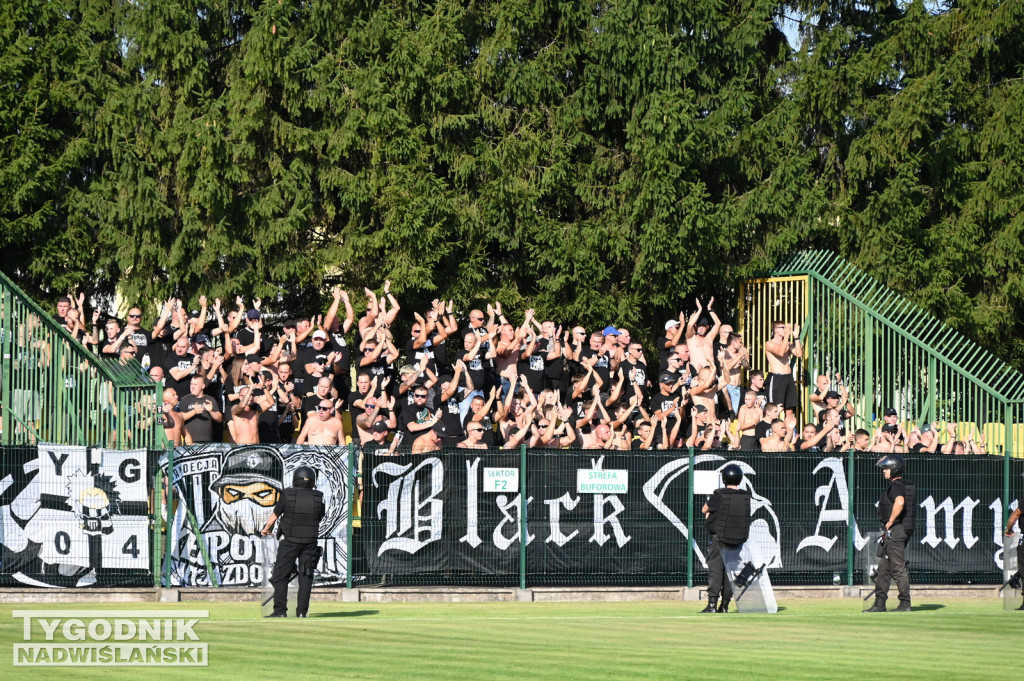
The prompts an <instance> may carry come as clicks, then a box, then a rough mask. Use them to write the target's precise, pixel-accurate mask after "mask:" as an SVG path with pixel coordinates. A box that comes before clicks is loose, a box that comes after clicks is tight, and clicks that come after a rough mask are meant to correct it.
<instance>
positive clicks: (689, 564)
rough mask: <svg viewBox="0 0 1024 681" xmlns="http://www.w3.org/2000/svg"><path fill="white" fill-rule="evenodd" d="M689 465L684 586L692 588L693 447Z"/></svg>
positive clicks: (690, 450)
mask: <svg viewBox="0 0 1024 681" xmlns="http://www.w3.org/2000/svg"><path fill="white" fill-rule="evenodd" d="M689 452H690V467H689V470H688V475H687V477H688V478H689V482H688V483H687V485H686V534H687V537H686V586H688V587H690V588H691V589H692V588H693V478H694V475H693V458H694V457H693V447H690V449H689Z"/></svg>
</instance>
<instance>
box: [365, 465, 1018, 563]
mask: <svg viewBox="0 0 1024 681" xmlns="http://www.w3.org/2000/svg"><path fill="white" fill-rule="evenodd" d="M734 454H736V453H735V452H704V453H700V454H697V455H696V456H695V457H694V477H695V478H700V477H702V476H703V475H706V474H707V473H710V474H711V476H712V479H716V476H715V475H714V473H715V472H716V471H718V470H720V469H721V468H722V467H724V466H725V465H727V464H728V463H733V462H735V463H738V464H739V465H740V466H741V467H742V468H743V470H744V472H745V477H744V481H743V485H742V486H743V487H744V488H746V489H748V490H750V492H751V494H752V498H753V503H752V507H751V513H752V516H753V521H752V524H751V539H750V544H751V547H752V549H753V550H754V552H755V554H756V555H758V556H759V557H760V559H761V560H762V561H763V562H764V563H767V564H768V565H769V566H770V569H771V570H773V571H778V572H777V574H783V573H785V574H787V575H793V577H792V579H791V580H788V581H795V582H807V583H815V582H821V581H831V580H832V579H833V578H834V577H835V576H837V575H840V574H842V575H845V572H846V566H847V553H848V540H849V533H850V532H851V531H852V532H853V544H854V550H855V552H856V553H857V554H858V555H857V556H856V557H855V566H856V569H857V570H860V569H861V566H862V565H863V564H864V560H866V558H865V556H867V555H870V554H873V552H874V546H873V545H871V544H870V543H869V541H870V540H869V533H870V532H874V531H877V530H878V526H879V523H878V520H877V517H876V515H875V502H876V501H877V498H878V495H879V493H880V492H881V491H882V489H883V486H884V482H883V480H882V477H881V474H880V472H879V470H878V469H877V468H875V467H874V465H873V464H874V461H875V459H876V458H877V457H876V456H875V455H869V456H867V457H864V456H862V457H860V458H858V460H857V462H856V466H855V470H856V473H855V477H856V481H855V483H856V489H857V490H858V491H857V494H856V496H855V502H854V503H855V521H854V523H853V526H852V528H851V525H850V521H849V517H850V513H849V511H850V509H849V489H850V488H849V485H850V481H849V480H847V470H848V469H847V459H846V456H845V455H843V456H840V457H821V458H815V457H786V456H779V455H774V454H772V455H769V454H750V455H746V454H745V455H744V456H743V457H741V458H740V457H734V456H733V455H734ZM519 467H520V458H519V456H518V455H506V454H487V453H480V452H473V453H466V452H464V451H458V452H456V451H450V452H443V453H435V454H430V455H427V456H400V457H379V458H373V457H368V458H367V460H366V461H364V470H365V471H367V473H366V483H365V485H364V487H365V494H366V497H365V499H364V506H363V508H364V509H365V510H364V517H363V521H362V527H363V531H362V536H361V547H360V548H361V550H362V551H364V552H365V556H366V559H367V566H368V570H369V572H370V573H373V574H405V575H411V574H417V573H419V574H480V575H509V574H518V571H519V565H520V533H521V521H520V513H521V508H522V498H521V495H520V493H519V487H518V484H517V485H516V487H515V488H514V489H512V490H504V489H493V488H491V489H487V480H488V477H489V476H492V475H494V474H495V473H494V471H507V470H509V469H518V468H519ZM526 469H527V476H526V496H527V522H526V526H527V535H528V536H527V550H526V562H527V568H526V572H527V575H528V576H531V577H532V578H533V579H534V580H536V581H543V580H544V579H545V576H548V577H550V578H552V579H560V578H561V579H564V578H566V577H571V576H577V577H580V578H582V577H585V576H597V577H599V578H601V579H604V580H606V581H615V579H616V577H622V578H628V579H630V581H643V576H644V575H646V576H649V577H651V578H657V576H658V575H662V576H664V578H665V579H666V580H671V579H672V577H673V576H678V575H682V574H685V572H686V550H687V542H688V539H689V537H690V536H691V533H692V536H693V538H694V540H695V545H694V565H695V567H696V571H698V572H702V571H704V568H705V565H706V564H705V552H706V550H707V547H708V545H709V536H708V533H707V531H706V530H705V528H704V519H703V514H702V513H701V512H700V511H701V507H702V506H703V504H704V502H705V501H706V500H707V494H696V493H695V494H694V499H693V503H694V508H693V510H692V514H690V513H689V512H688V509H687V499H688V494H687V493H688V485H689V481H690V470H689V469H690V461H689V457H688V456H687V454H686V452H665V453H659V454H637V453H625V454H619V453H615V454H605V455H603V456H602V455H601V453H596V454H590V453H586V452H571V453H570V452H552V453H545V454H540V453H530V454H528V456H527V464H526ZM915 470H916V472H917V474H916V475H915ZM1015 470H1016V464H1015ZM584 477H586V478H588V479H591V478H593V479H598V480H601V479H615V480H626V479H628V484H627V487H626V491H625V492H624V493H586V492H583V491H581V490H583V489H584V487H582V486H581V484H580V480H582V479H584ZM907 477H908V479H911V480H914V482H915V483H916V485H917V504H916V506H917V509H916V510H917V523H916V531H915V533H914V535H913V538H912V540H911V545H910V547H909V548H908V559H909V560H910V561H911V564H912V569H913V571H914V572H916V573H919V574H920V573H925V572H928V573H938V574H940V575H941V574H945V575H950V574H954V573H959V574H971V575H979V574H988V573H991V574H992V576H993V579H996V578H998V575H999V571H1000V570H1001V569H1002V539H1001V527H1002V525H1001V523H1002V504H1003V501H1002V499H1001V496H1002V480H1003V460H1002V459H1001V458H997V457H942V456H936V457H930V458H927V459H926V460H919V461H918V460H911V461H910V462H908V473H907ZM1018 480H1019V478H1016V477H1015V478H1014V482H1017V481H1018ZM695 489H696V487H695ZM690 518H692V522H691V521H690ZM801 576H803V577H801Z"/></svg>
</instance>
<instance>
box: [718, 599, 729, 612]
mask: <svg viewBox="0 0 1024 681" xmlns="http://www.w3.org/2000/svg"><path fill="white" fill-rule="evenodd" d="M715 612H729V599H728V598H723V599H722V602H721V603H719V604H718V609H717V610H715Z"/></svg>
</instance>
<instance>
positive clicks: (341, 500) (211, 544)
mask: <svg viewBox="0 0 1024 681" xmlns="http://www.w3.org/2000/svg"><path fill="white" fill-rule="evenodd" d="M167 463H168V462H167V460H166V457H165V459H164V460H163V461H162V462H161V466H162V468H163V469H164V470H165V471H166V469H167ZM299 466H309V467H310V468H312V469H313V470H315V471H316V472H317V482H316V488H317V489H319V490H321V491H322V492H323V493H324V504H325V505H326V507H327V513H326V515H325V516H324V519H323V521H321V523H320V545H321V546H322V547H323V549H324V555H323V558H321V560H320V565H319V567H318V569H317V573H316V580H317V583H318V584H340V583H343V582H344V581H345V575H346V566H347V565H348V546H347V543H346V540H347V536H346V535H347V532H348V449H346V448H344V447H300V446H297V445H227V444H207V445H196V446H190V447H178V448H177V449H175V450H174V462H173V466H172V468H171V480H172V483H173V485H174V487H175V489H176V491H177V496H178V499H179V500H183V501H184V503H178V504H177V505H176V507H175V513H174V519H173V522H172V523H171V532H172V549H171V554H170V557H169V560H170V576H171V584H172V585H175V586H211V585H212V583H213V580H212V579H211V575H210V574H209V573H208V571H207V569H206V562H205V560H204V558H203V554H202V550H201V548H200V544H199V542H200V541H202V543H203V545H204V546H205V547H206V551H207V555H208V557H209V560H210V565H211V566H212V567H213V569H214V570H215V571H216V579H217V582H218V583H219V584H220V585H221V586H260V585H261V584H262V583H263V565H264V556H263V547H264V545H265V544H264V542H263V541H262V538H261V537H260V534H259V533H260V530H261V529H262V528H263V525H264V524H265V523H266V521H267V518H269V517H270V514H271V513H272V512H273V510H274V505H275V504H276V503H277V500H278V498H279V497H280V494H281V491H282V490H283V489H284V488H285V487H290V486H291V479H292V472H293V471H294V470H295V469H296V468H298V467H299ZM186 508H187V509H188V510H190V511H192V514H193V515H194V517H195V520H196V525H197V526H198V528H199V536H197V535H196V532H195V531H194V530H193V526H192V523H191V522H190V520H189V518H188V515H187V514H186V513H185V510H186Z"/></svg>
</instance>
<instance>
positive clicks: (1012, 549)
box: [1003, 532, 1021, 610]
mask: <svg viewBox="0 0 1024 681" xmlns="http://www.w3.org/2000/svg"><path fill="white" fill-rule="evenodd" d="M1018 542H1020V533H1019V532H1014V533H1013V535H1012V536H1009V537H1007V536H1006V535H1005V534H1004V535H1003V610H1016V609H1017V608H1018V606H1020V604H1021V590H1020V587H1019V586H1018V587H1017V588H1014V587H1013V585H1011V584H1010V581H1011V578H1012V577H1013V576H1014V575H1016V574H1017V570H1018V569H1019V568H1020V566H1019V565H1017V544H1018ZM1018 579H1019V578H1018ZM1012 581H1014V582H1015V583H1017V584H1018V585H1019V584H1020V582H1019V581H1017V580H1016V579H1015V580H1012Z"/></svg>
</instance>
